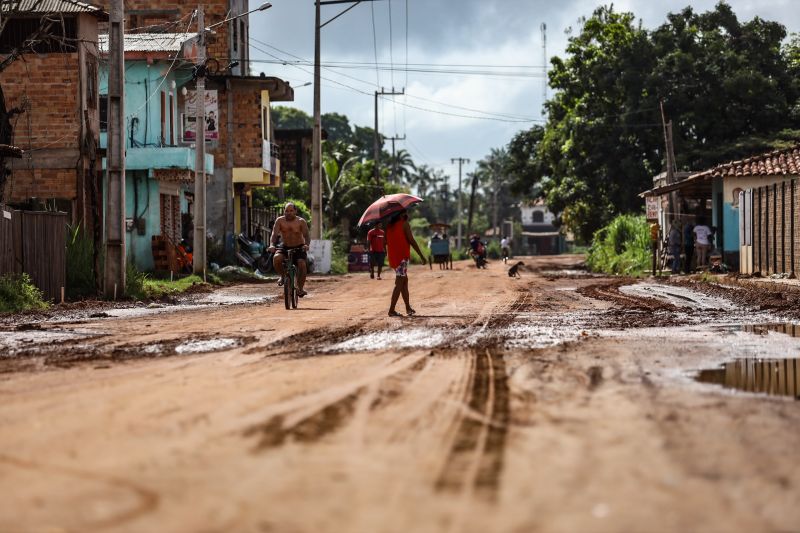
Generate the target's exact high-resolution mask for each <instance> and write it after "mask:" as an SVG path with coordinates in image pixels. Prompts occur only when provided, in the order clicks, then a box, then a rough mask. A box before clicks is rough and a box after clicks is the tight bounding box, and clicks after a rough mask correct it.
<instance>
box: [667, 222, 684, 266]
mask: <svg viewBox="0 0 800 533" xmlns="http://www.w3.org/2000/svg"><path fill="white" fill-rule="evenodd" d="M667 240H668V242H669V255H671V256H672V265H671V269H670V271H671V272H672V273H673V274H680V272H681V230H680V229H678V221H677V220H673V221H672V225H671V226H670V228H669V235H668V236H667Z"/></svg>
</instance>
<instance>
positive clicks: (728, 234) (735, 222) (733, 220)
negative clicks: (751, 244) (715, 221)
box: [722, 203, 739, 252]
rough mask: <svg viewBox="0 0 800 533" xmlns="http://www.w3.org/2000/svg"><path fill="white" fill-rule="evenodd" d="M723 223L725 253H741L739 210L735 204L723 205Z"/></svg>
mask: <svg viewBox="0 0 800 533" xmlns="http://www.w3.org/2000/svg"><path fill="white" fill-rule="evenodd" d="M722 216H723V221H724V223H725V251H726V252H738V251H739V209H738V208H734V207H733V204H729V203H725V204H723V212H722Z"/></svg>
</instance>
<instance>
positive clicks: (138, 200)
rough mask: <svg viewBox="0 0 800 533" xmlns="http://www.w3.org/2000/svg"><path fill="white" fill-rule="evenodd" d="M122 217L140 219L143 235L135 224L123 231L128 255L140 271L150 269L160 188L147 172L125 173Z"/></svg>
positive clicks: (158, 223) (158, 220) (157, 219)
mask: <svg viewBox="0 0 800 533" xmlns="http://www.w3.org/2000/svg"><path fill="white" fill-rule="evenodd" d="M125 177H126V179H125V218H126V219H131V218H133V219H134V220H135V219H136V218H141V219H142V221H143V222H142V223H143V224H144V234H143V235H140V234H139V231H138V229H137V228H136V226H135V225H134V227H133V228H132V229H131V230H130V231H128V232H127V234H126V241H125V242H126V244H127V248H128V250H127V251H128V258H129V259H130V260H131V261H132V262H133V263H134V264H135V265H136V267H137V268H138V269H139V270H142V271H150V270H153V252H152V250H151V245H150V240H151V239H152V237H153V235H158V234H160V233H161V220H160V210H159V189H158V182H157V181H156V180H152V179H149V178H148V177H147V171H142V170H134V171H129V172H126V173H125Z"/></svg>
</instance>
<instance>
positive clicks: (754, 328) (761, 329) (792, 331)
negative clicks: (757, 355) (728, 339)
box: [739, 322, 800, 337]
mask: <svg viewBox="0 0 800 533" xmlns="http://www.w3.org/2000/svg"><path fill="white" fill-rule="evenodd" d="M739 331H745V332H747V333H756V334H758V335H767V334H768V333H769V332H770V331H773V332H775V333H783V334H785V335H789V336H790V337H800V324H792V323H791V322H785V323H774V324H744V325H742V326H740V328H739Z"/></svg>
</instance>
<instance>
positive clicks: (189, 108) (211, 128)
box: [182, 90, 219, 142]
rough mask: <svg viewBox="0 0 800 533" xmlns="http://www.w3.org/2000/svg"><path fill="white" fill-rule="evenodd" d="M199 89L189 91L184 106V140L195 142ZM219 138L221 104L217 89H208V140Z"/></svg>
mask: <svg viewBox="0 0 800 533" xmlns="http://www.w3.org/2000/svg"><path fill="white" fill-rule="evenodd" d="M196 102H197V91H188V92H187V93H186V99H185V101H184V106H183V112H184V114H183V124H182V126H183V141H184V142H194V140H195V132H196V131H197V120H196V118H197V112H196V111H195V104H196ZM217 140H219V105H218V103H217V91H213V90H212V91H206V141H217Z"/></svg>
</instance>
